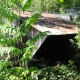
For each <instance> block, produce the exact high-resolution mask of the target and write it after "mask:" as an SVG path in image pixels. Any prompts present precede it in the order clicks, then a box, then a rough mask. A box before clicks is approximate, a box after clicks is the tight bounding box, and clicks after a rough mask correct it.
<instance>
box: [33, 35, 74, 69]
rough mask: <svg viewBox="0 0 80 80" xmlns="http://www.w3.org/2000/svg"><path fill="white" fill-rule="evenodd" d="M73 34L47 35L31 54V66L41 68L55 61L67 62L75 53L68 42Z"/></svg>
mask: <svg viewBox="0 0 80 80" xmlns="http://www.w3.org/2000/svg"><path fill="white" fill-rule="evenodd" d="M74 36H75V35H72V34H71V35H52V36H48V37H47V38H46V40H45V41H44V42H43V44H42V45H41V47H40V48H39V49H38V51H37V52H36V54H35V55H34V56H33V58H34V61H32V64H33V66H36V67H39V68H42V67H46V66H54V65H56V64H57V63H61V64H67V63H68V61H69V60H72V59H73V56H74V54H75V49H74V48H73V46H72V44H71V42H70V39H74Z"/></svg>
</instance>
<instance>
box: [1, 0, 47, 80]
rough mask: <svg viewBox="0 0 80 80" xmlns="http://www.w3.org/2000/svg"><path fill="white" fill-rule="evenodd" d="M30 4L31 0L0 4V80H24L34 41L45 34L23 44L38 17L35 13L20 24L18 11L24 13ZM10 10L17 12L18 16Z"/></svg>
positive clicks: (7, 0)
mask: <svg viewBox="0 0 80 80" xmlns="http://www.w3.org/2000/svg"><path fill="white" fill-rule="evenodd" d="M31 2H32V0H5V1H4V0H3V1H1V3H0V20H2V21H1V23H0V80H25V79H24V77H25V76H26V71H28V69H27V63H25V62H27V61H30V60H31V59H32V55H31V53H32V51H33V50H34V49H36V47H35V46H34V43H35V40H38V39H39V38H40V37H42V36H44V35H45V34H47V33H46V32H44V33H40V34H38V35H37V36H35V37H34V39H31V40H29V41H27V42H26V43H24V42H23V37H28V36H29V35H28V34H29V32H30V30H31V29H32V25H33V24H35V23H36V22H37V21H38V18H39V15H40V13H35V14H34V15H33V16H32V17H30V18H28V19H26V20H25V21H24V22H23V23H22V24H20V11H23V12H24V11H26V10H27V9H28V8H29V7H30V5H31ZM3 4H5V5H3ZM12 8H13V9H15V10H16V11H18V15H16V14H15V13H14V12H13V9H12ZM15 20H17V21H18V24H17V27H15V26H12V24H13V23H14V21H15ZM2 22H3V23H4V24H2ZM29 44H30V45H29ZM17 58H18V59H17ZM17 64H18V65H17ZM15 66H17V67H15Z"/></svg>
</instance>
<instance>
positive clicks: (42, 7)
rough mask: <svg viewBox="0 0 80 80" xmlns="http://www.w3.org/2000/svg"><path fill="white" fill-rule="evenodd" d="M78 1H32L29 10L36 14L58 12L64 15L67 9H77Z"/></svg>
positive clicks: (79, 0)
mask: <svg viewBox="0 0 80 80" xmlns="http://www.w3.org/2000/svg"><path fill="white" fill-rule="evenodd" d="M79 2H80V0H34V1H33V2H32V5H31V7H30V10H32V11H36V12H48V13H56V12H58V13H59V12H60V13H61V14H64V13H66V12H67V9H70V8H74V7H76V6H77V7H79V6H80V5H79Z"/></svg>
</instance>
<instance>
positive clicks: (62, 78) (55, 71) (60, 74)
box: [28, 61, 80, 80]
mask: <svg viewBox="0 0 80 80" xmlns="http://www.w3.org/2000/svg"><path fill="white" fill-rule="evenodd" d="M28 74H29V76H28V80H75V79H80V77H79V76H80V75H78V72H77V71H76V67H75V66H74V62H73V61H69V64H68V65H60V64H57V65H56V66H54V67H45V68H43V69H36V68H30V71H28Z"/></svg>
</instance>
